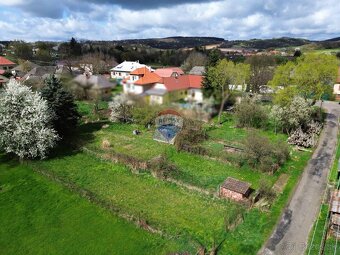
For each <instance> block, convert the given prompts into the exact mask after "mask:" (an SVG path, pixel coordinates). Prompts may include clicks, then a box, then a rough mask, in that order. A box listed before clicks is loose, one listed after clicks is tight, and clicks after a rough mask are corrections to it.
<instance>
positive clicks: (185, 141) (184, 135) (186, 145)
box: [175, 119, 208, 155]
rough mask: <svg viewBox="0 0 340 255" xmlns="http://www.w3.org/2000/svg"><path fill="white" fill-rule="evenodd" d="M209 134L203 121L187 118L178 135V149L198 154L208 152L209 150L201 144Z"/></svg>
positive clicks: (176, 142) (176, 141)
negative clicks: (203, 125)
mask: <svg viewBox="0 0 340 255" xmlns="http://www.w3.org/2000/svg"><path fill="white" fill-rule="evenodd" d="M207 138H208V135H207V133H206V131H205V129H204V128H203V127H202V123H201V122H199V121H195V120H190V119H185V120H184V125H183V128H182V131H181V132H180V133H179V134H178V135H177V137H176V140H175V146H176V148H177V150H178V151H187V152H191V153H196V154H201V155H203V154H206V153H207V151H206V150H205V149H204V148H203V147H201V146H199V143H201V142H203V141H205V140H206V139H207Z"/></svg>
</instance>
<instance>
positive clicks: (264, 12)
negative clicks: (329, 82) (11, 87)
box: [0, 0, 340, 40]
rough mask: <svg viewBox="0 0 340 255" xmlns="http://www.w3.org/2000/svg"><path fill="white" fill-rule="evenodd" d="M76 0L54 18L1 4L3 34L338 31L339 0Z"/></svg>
mask: <svg viewBox="0 0 340 255" xmlns="http://www.w3.org/2000/svg"><path fill="white" fill-rule="evenodd" d="M31 1H34V0H31ZM78 1H79V0H60V2H61V4H64V5H65V6H64V7H62V6H61V4H60V6H58V10H59V12H58V13H59V15H60V13H63V15H62V17H59V18H58V17H57V16H56V14H55V15H54V13H53V15H54V16H53V18H46V17H38V16H34V15H33V14H30V16H28V15H29V14H25V11H24V10H20V9H17V8H16V9H15V6H16V5H20V4H22V3H23V1H20V0H13V1H10V2H9V3H6V6H5V5H4V4H3V3H0V30H1V34H2V38H3V39H26V40H42V39H52V40H62V39H68V38H70V37H71V36H76V37H78V38H84V39H85V38H86V39H102V40H114V39H124V38H148V37H166V36H174V35H193V36H195V35H200V36H217V37H223V38H226V39H249V38H271V37H280V36H297V37H308V38H311V39H326V38H329V37H333V36H339V34H340V26H339V25H338V24H340V15H339V13H340V5H339V4H338V2H337V0H315V1H309V0H295V1H293V0H288V1H280V0H269V1H268V0H267V1H266V0H259V1H247V0H238V1H237V3H236V2H235V1H232V0H224V1H218V2H211V1H210V2H206V3H194V4H192V3H191V4H190V3H189V4H181V5H174V6H172V7H160V8H155V9H143V10H133V9H131V8H129V9H126V8H123V7H122V6H118V5H110V4H105V5H104V4H101V5H99V4H95V3H94V1H92V3H90V4H89V3H87V4H85V3H84V2H81V3H80V2H78ZM88 1H90V0H88ZM149 2H151V1H149ZM44 3H45V5H46V4H47V3H48V2H46V1H44ZM50 3H51V5H53V3H52V1H51V2H50ZM77 3H78V5H77ZM71 4H72V5H71ZM1 6H3V7H4V8H2V7H1ZM72 6H77V8H71V7H72ZM160 6H162V5H160ZM40 11H43V10H40ZM9 13H10V15H8V14H9ZM51 15H52V14H51ZM51 17H52V16H51Z"/></svg>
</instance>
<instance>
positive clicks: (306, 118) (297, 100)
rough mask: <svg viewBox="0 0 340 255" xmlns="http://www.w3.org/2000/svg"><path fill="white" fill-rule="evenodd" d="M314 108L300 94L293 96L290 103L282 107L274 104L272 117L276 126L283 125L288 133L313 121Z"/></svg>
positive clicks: (283, 128)
mask: <svg viewBox="0 0 340 255" xmlns="http://www.w3.org/2000/svg"><path fill="white" fill-rule="evenodd" d="M311 114H312V109H311V107H310V105H309V104H308V102H307V101H306V100H305V99H304V98H302V97H299V96H295V97H293V99H292V101H291V103H290V104H288V105H286V106H284V107H281V106H279V105H275V106H273V108H272V110H271V113H270V117H271V119H272V120H273V122H274V123H275V129H276V127H281V128H282V130H284V131H285V132H287V133H290V131H292V130H295V129H297V128H299V127H305V126H306V124H307V123H308V122H310V121H311V119H312V117H311Z"/></svg>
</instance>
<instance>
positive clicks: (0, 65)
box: [0, 56, 15, 71]
mask: <svg viewBox="0 0 340 255" xmlns="http://www.w3.org/2000/svg"><path fill="white" fill-rule="evenodd" d="M14 66H15V63H13V62H12V61H10V60H8V59H7V58H4V57H1V56H0V70H5V71H9V70H10V69H12V68H13V67H14Z"/></svg>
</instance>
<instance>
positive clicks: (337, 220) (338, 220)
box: [332, 214, 340, 225]
mask: <svg viewBox="0 0 340 255" xmlns="http://www.w3.org/2000/svg"><path fill="white" fill-rule="evenodd" d="M332 224H335V225H340V214H333V215H332Z"/></svg>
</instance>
